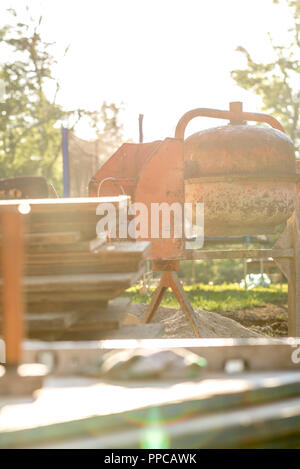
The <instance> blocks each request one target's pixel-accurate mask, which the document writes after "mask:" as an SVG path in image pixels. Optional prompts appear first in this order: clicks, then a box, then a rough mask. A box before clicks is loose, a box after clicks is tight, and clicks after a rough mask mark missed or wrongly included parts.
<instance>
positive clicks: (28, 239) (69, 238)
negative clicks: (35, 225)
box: [24, 231, 80, 246]
mask: <svg viewBox="0 0 300 469" xmlns="http://www.w3.org/2000/svg"><path fill="white" fill-rule="evenodd" d="M79 240H80V232H78V231H77V232H71V231H69V232H53V233H26V234H25V236H24V241H25V243H26V244H27V245H29V244H30V245H39V246H40V245H46V246H48V245H49V244H50V245H56V244H63V245H64V244H72V243H77V242H78V241H79Z"/></svg>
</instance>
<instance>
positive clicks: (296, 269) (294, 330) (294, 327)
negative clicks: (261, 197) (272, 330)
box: [288, 184, 300, 337]
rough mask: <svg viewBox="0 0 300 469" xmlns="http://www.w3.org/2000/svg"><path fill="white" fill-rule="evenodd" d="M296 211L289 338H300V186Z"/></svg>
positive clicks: (290, 285) (289, 284) (293, 236)
mask: <svg viewBox="0 0 300 469" xmlns="http://www.w3.org/2000/svg"><path fill="white" fill-rule="evenodd" d="M296 187H297V191H296V209H295V213H294V219H293V226H292V244H293V248H294V256H293V258H292V260H291V268H290V278H289V282H288V310H289V323H288V328H289V336H291V337H300V204H299V195H300V185H299V184H297V186H296Z"/></svg>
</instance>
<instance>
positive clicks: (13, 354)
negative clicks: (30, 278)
mask: <svg viewBox="0 0 300 469" xmlns="http://www.w3.org/2000/svg"><path fill="white" fill-rule="evenodd" d="M1 217H2V220H1V221H2V272H3V274H2V275H3V311H4V317H3V331H4V340H5V345H6V364H7V365H17V364H18V363H19V361H20V357H21V343H22V339H23V318H24V311H23V308H24V302H23V297H22V285H21V282H22V275H23V257H24V253H23V216H22V215H21V213H19V212H18V211H17V210H16V209H15V210H14V209H11V210H9V209H8V210H7V211H5V212H3V213H2V214H1Z"/></svg>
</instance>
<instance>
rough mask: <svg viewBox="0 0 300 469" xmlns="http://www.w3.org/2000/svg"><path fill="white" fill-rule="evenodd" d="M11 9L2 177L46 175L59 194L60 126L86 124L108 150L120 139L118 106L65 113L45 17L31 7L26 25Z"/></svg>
mask: <svg viewBox="0 0 300 469" xmlns="http://www.w3.org/2000/svg"><path fill="white" fill-rule="evenodd" d="M9 11H10V13H11V22H10V24H9V25H6V26H4V27H2V28H1V29H0V45H1V51H3V54H2V56H4V57H5V58H7V57H8V58H7V60H5V61H4V62H3V63H0V81H1V83H2V84H3V86H2V96H0V98H1V99H0V178H4V177H10V176H17V175H43V176H45V177H46V178H47V179H48V180H49V182H52V183H53V184H54V186H55V187H56V188H57V189H58V191H59V192H61V189H62V162H61V126H62V125H64V126H67V127H69V128H71V129H74V128H76V125H77V124H78V123H79V122H80V121H81V120H82V119H86V120H88V122H89V124H90V125H91V126H92V127H93V128H94V129H95V130H96V131H97V135H98V137H100V138H103V141H104V142H105V144H106V147H107V152H109V151H112V149H113V148H114V147H115V146H117V145H118V144H119V142H120V139H121V134H122V127H121V125H120V124H119V121H118V120H119V108H118V107H117V106H116V105H115V104H107V103H106V102H104V103H103V104H102V107H101V108H100V110H98V111H92V112H91V111H86V110H84V109H71V110H65V109H63V108H62V106H60V105H59V104H58V103H57V96H58V94H59V90H60V86H59V82H57V81H56V80H55V78H54V76H53V69H54V67H55V64H56V60H55V59H54V57H53V55H52V53H51V48H52V45H53V44H51V43H49V42H46V41H44V40H43V38H42V37H41V34H40V27H41V22H42V18H39V19H38V20H36V19H35V18H32V17H31V16H30V11H29V8H27V13H28V21H26V22H25V21H24V20H23V21H20V19H19V18H18V14H17V12H16V11H15V10H13V9H11V10H9ZM67 49H68V48H67ZM67 49H66V51H65V54H66V53H67ZM49 89H53V93H52V96H51V93H50V92H49ZM49 96H50V97H49Z"/></svg>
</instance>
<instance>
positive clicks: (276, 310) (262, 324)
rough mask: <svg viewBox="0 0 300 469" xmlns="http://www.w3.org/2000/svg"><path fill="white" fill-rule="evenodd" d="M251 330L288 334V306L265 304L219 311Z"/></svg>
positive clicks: (272, 334) (280, 334)
mask: <svg viewBox="0 0 300 469" xmlns="http://www.w3.org/2000/svg"><path fill="white" fill-rule="evenodd" d="M219 314H222V315H223V316H225V317H227V318H231V319H234V320H235V321H237V322H239V323H240V324H242V325H243V326H244V327H247V328H249V329H251V330H253V331H256V332H259V333H260V334H265V335H268V336H272V337H274V336H281V337H285V336H287V334H288V306H287V305H274V304H267V305H265V306H263V307H258V308H252V309H242V310H237V311H233V312H226V313H219Z"/></svg>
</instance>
